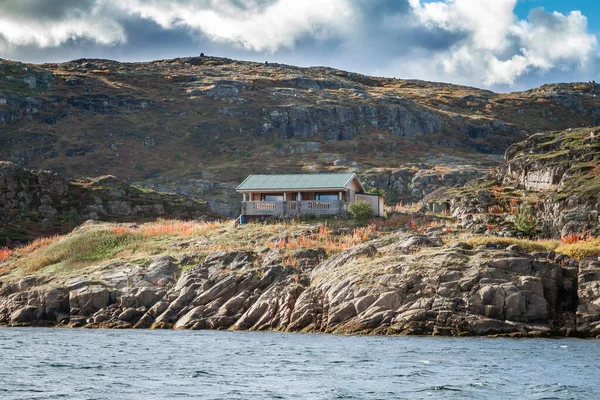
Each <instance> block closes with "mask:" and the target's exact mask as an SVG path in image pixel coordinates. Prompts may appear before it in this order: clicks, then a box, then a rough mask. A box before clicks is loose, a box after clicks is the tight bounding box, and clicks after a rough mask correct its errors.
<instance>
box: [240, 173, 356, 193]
mask: <svg viewBox="0 0 600 400" xmlns="http://www.w3.org/2000/svg"><path fill="white" fill-rule="evenodd" d="M355 177H356V174H354V173H344V174H285V175H250V176H249V177H247V178H246V180H244V182H242V183H241V184H240V186H238V187H237V190H310V189H344V188H345V187H346V185H347V184H348V183H350V181H352V179H354V178H355Z"/></svg>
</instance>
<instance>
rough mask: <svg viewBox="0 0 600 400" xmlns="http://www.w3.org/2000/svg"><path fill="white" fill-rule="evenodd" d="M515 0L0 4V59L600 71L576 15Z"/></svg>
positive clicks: (514, 74)
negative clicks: (219, 58)
mask: <svg viewBox="0 0 600 400" xmlns="http://www.w3.org/2000/svg"><path fill="white" fill-rule="evenodd" d="M516 2H517V0H327V1H323V0H302V1H299V0H126V1H124V0H63V1H61V2H54V1H48V0H19V1H14V0H0V57H7V58H11V57H22V58H23V59H24V60H25V61H32V60H33V61H47V60H48V58H53V59H52V60H51V61H57V60H56V58H60V57H63V59H67V58H78V57H83V56H86V57H114V58H118V59H127V60H136V59H138V60H139V59H152V58H154V59H155V58H165V57H174V56H184V55H188V54H197V53H198V52H200V51H203V52H206V53H209V52H210V53H212V54H219V55H224V56H229V57H238V58H244V59H254V60H261V59H262V60H264V59H267V58H268V59H269V60H270V61H277V62H288V63H296V64H301V65H317V64H318V65H331V66H335V67H338V68H342V69H347V70H352V71H357V72H362V73H366V74H375V75H387V76H395V77H399V78H419V79H427V80H440V81H447V82H453V83H462V84H469V85H474V86H484V87H488V88H496V89H501V90H502V89H505V88H509V89H513V88H523V87H527V86H532V85H533V83H534V82H535V83H537V82H538V81H543V80H544V78H546V79H553V80H557V79H558V80H574V79H582V78H583V79H597V78H598V65H600V63H599V61H598V59H599V56H598V43H597V38H596V36H595V35H594V34H593V33H591V32H590V31H589V28H588V25H587V19H586V17H585V16H584V15H582V13H581V12H578V11H573V12H571V13H568V14H561V13H558V12H546V11H545V10H544V9H542V8H538V9H534V10H532V11H531V13H530V14H529V16H528V18H527V19H525V20H522V19H519V18H518V17H517V16H516V15H515V13H514V9H515V6H516Z"/></svg>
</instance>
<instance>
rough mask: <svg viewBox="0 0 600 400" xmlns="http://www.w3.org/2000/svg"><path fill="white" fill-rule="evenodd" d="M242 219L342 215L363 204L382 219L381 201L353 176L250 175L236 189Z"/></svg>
mask: <svg viewBox="0 0 600 400" xmlns="http://www.w3.org/2000/svg"><path fill="white" fill-rule="evenodd" d="M236 190H237V191H238V192H239V193H242V195H243V201H242V214H241V215H242V216H279V215H317V216H323V215H341V214H344V213H345V212H346V211H347V208H348V204H350V203H353V202H356V201H366V202H367V203H369V204H370V205H371V208H372V209H373V214H374V215H376V216H382V215H383V212H384V206H383V197H382V196H378V195H373V194H369V193H366V192H365V188H364V186H363V185H362V183H361V182H360V180H359V179H358V177H357V176H356V174H353V173H339V174H336V173H330V174H284V175H250V176H248V177H247V178H246V179H245V180H244V182H242V183H241V184H240V185H239V186H238V187H237V189H236Z"/></svg>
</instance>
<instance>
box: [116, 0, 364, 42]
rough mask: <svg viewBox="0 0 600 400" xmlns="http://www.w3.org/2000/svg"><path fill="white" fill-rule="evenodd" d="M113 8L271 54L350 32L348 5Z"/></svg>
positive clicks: (292, 0)
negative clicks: (309, 40)
mask: <svg viewBox="0 0 600 400" xmlns="http://www.w3.org/2000/svg"><path fill="white" fill-rule="evenodd" d="M113 5H114V7H115V8H121V9H122V10H123V11H124V12H126V13H127V14H128V15H130V16H139V17H140V18H144V19H150V20H152V21H155V22H156V23H158V24H159V25H160V26H161V27H162V28H164V29H173V28H180V27H184V28H187V29H189V30H190V31H191V32H192V33H195V34H198V35H204V36H207V37H209V38H210V39H212V40H215V41H223V42H229V43H233V44H235V45H238V46H240V47H242V48H246V49H249V50H253V51H270V52H275V51H277V50H279V49H281V48H282V47H293V46H294V44H295V43H296V42H297V41H298V40H299V39H300V38H302V37H304V36H307V35H308V36H313V37H323V38H329V37H331V36H336V35H344V34H348V33H349V30H350V29H351V27H350V26H348V25H347V24H346V23H345V21H347V20H349V19H352V18H353V7H352V6H351V3H350V2H349V1H347V0H328V1H321V0H302V1H298V0H248V1H244V2H242V1H233V0H225V1H223V0H219V1H217V0H205V1H184V0H179V1H170V2H166V1H160V0H151V1H147V0H144V1H141V0H131V1H129V2H122V1H118V0H115V1H114V3H113Z"/></svg>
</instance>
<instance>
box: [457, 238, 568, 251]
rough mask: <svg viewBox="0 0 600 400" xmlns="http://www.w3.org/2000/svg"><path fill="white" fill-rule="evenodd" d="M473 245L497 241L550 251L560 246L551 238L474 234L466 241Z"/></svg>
mask: <svg viewBox="0 0 600 400" xmlns="http://www.w3.org/2000/svg"><path fill="white" fill-rule="evenodd" d="M464 242H465V243H467V244H470V245H471V246H481V245H486V244H488V243H497V244H499V245H501V246H510V245H511V244H517V245H519V246H521V247H522V248H524V249H525V250H527V251H530V252H532V251H550V250H554V249H556V248H557V247H558V245H559V241H558V240H551V239H539V240H529V239H517V238H505V237H497V236H472V237H470V238H468V239H466V240H465V241H464Z"/></svg>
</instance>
